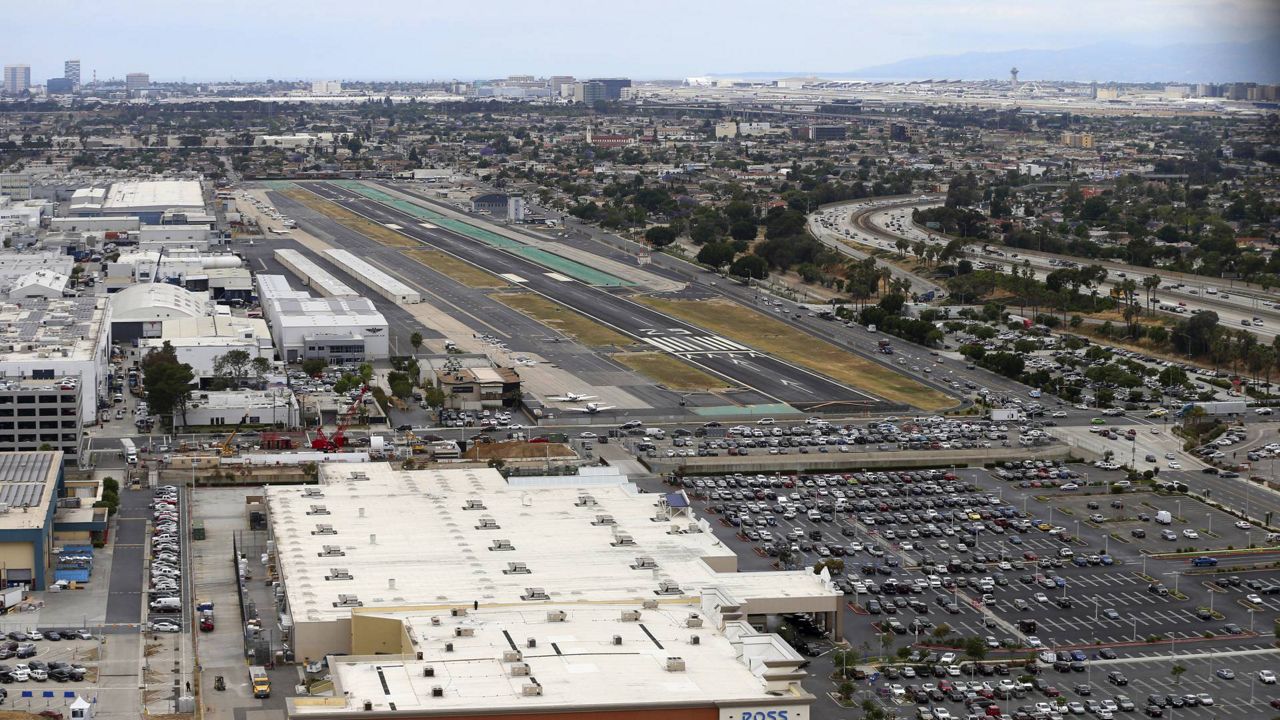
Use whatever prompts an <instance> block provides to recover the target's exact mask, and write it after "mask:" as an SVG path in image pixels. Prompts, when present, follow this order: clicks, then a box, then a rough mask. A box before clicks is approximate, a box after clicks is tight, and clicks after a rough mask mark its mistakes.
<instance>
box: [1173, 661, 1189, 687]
mask: <svg viewBox="0 0 1280 720" xmlns="http://www.w3.org/2000/svg"><path fill="white" fill-rule="evenodd" d="M1186 671H1187V669H1186V668H1185V667H1183V666H1182V665H1174V666H1173V667H1171V668H1169V674H1170V675H1172V676H1173V681H1174V682H1175V683H1177V684H1179V685H1181V684H1182V674H1183V673H1185V672H1186Z"/></svg>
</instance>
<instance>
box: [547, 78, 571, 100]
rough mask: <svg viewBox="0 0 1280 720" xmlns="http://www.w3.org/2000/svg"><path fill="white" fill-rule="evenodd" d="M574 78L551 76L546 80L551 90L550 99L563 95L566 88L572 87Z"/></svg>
mask: <svg viewBox="0 0 1280 720" xmlns="http://www.w3.org/2000/svg"><path fill="white" fill-rule="evenodd" d="M573 83H574V78H573V76H572V75H552V76H551V77H550V78H548V79H547V85H548V86H549V87H550V88H551V95H552V97H560V96H562V95H563V94H564V88H565V87H566V86H572V85H573Z"/></svg>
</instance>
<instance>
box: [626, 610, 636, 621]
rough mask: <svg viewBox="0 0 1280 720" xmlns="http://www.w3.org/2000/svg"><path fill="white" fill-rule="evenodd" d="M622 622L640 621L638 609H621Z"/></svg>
mask: <svg viewBox="0 0 1280 720" xmlns="http://www.w3.org/2000/svg"><path fill="white" fill-rule="evenodd" d="M622 622H640V611H639V610H623V611H622Z"/></svg>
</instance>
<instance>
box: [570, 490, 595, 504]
mask: <svg viewBox="0 0 1280 720" xmlns="http://www.w3.org/2000/svg"><path fill="white" fill-rule="evenodd" d="M595 504H596V499H595V497H593V496H591V495H588V494H586V493H583V494H581V495H579V496H578V502H576V503H574V505H576V506H577V507H592V506H594V505H595Z"/></svg>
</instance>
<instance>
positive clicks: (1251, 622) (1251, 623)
mask: <svg viewBox="0 0 1280 720" xmlns="http://www.w3.org/2000/svg"><path fill="white" fill-rule="evenodd" d="M1249 632H1253V609H1252V608H1250V609H1249Z"/></svg>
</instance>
